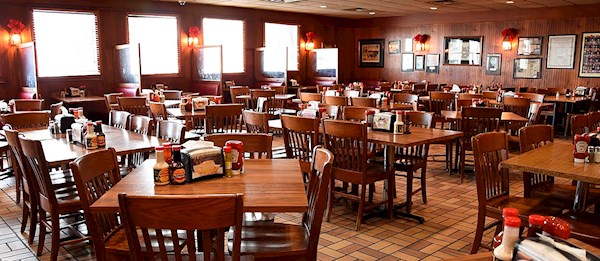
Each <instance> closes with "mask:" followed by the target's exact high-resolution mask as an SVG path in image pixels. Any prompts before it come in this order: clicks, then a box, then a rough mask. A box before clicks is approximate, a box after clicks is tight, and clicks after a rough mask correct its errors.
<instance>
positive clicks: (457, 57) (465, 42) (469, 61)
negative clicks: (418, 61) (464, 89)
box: [444, 36, 483, 66]
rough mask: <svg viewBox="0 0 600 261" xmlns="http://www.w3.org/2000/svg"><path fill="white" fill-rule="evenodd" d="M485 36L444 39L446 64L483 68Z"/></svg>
mask: <svg viewBox="0 0 600 261" xmlns="http://www.w3.org/2000/svg"><path fill="white" fill-rule="evenodd" d="M482 47H483V36H466V37H465V36H451V37H444V53H445V54H444V64H446V65H469V66H481V53H482Z"/></svg>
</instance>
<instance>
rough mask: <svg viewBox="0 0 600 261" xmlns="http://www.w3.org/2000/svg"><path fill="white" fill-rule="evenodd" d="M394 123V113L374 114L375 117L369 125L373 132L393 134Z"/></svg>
mask: <svg viewBox="0 0 600 261" xmlns="http://www.w3.org/2000/svg"><path fill="white" fill-rule="evenodd" d="M395 121H396V114H394V113H389V112H380V113H375V115H373V122H372V123H371V126H372V129H373V130H378V131H387V132H393V131H394V122H395Z"/></svg>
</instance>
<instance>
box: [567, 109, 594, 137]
mask: <svg viewBox="0 0 600 261" xmlns="http://www.w3.org/2000/svg"><path fill="white" fill-rule="evenodd" d="M589 131H590V130H589V128H588V115H587V114H575V115H573V117H571V135H575V134H583V133H586V132H589Z"/></svg>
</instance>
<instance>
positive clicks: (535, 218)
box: [529, 215, 546, 226]
mask: <svg viewBox="0 0 600 261" xmlns="http://www.w3.org/2000/svg"><path fill="white" fill-rule="evenodd" d="M544 221H546V217H544V216H540V215H529V224H530V225H536V226H543V225H544Z"/></svg>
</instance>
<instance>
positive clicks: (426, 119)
mask: <svg viewBox="0 0 600 261" xmlns="http://www.w3.org/2000/svg"><path fill="white" fill-rule="evenodd" d="M406 116H407V118H408V121H409V122H410V124H411V126H413V127H421V128H427V129H429V128H431V123H432V122H433V113H431V112H424V111H407V112H406Z"/></svg>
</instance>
